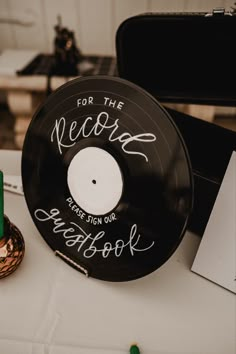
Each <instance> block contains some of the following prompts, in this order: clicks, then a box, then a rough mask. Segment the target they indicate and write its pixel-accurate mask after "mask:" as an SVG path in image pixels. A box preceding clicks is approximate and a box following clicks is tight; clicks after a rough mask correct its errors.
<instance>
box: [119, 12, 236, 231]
mask: <svg viewBox="0 0 236 354" xmlns="http://www.w3.org/2000/svg"><path fill="white" fill-rule="evenodd" d="M235 30H236V15H235V12H231V13H226V12H225V11H224V9H221V10H218V11H215V10H213V11H212V13H195V14H194V13H186V14H185V13H180V14H177V13H176V14H174V13H173V14H171V13H169V14H160V13H157V14H154V13H153V14H144V15H140V16H135V17H132V18H130V19H127V20H126V21H124V22H123V23H122V24H121V25H120V27H119V29H118V31H117V34H116V49H117V66H118V72H119V75H120V76H121V77H122V78H124V79H127V80H130V81H132V82H134V83H136V84H138V85H140V86H141V87H143V88H144V89H145V90H147V91H148V92H150V93H151V94H152V95H153V96H154V97H156V98H157V99H158V100H159V101H160V102H162V103H164V102H175V103H195V104H196V103H197V104H213V105H217V104H218V105H225V106H236V90H235V82H236V74H235V73H236V72H235V71H234V70H233V67H234V64H235V60H236V55H235V49H234V46H233V44H232V43H234V42H235ZM189 36H190V38H191V39H190V40H189ZM140 38H141V40H140ZM223 68H231V71H230V72H229V73H228V74H227V73H226V72H224V70H223ZM168 111H169V113H170V115H171V117H172V118H173V120H174V121H175V123H176V125H177V127H178V128H179V130H180V132H181V134H182V136H183V138H184V141H185V143H186V146H187V148H188V152H189V156H190V160H191V164H192V168H193V174H194V189H195V191H194V206H193V213H192V216H191V218H190V221H189V229H190V230H192V231H194V232H196V233H197V234H199V235H203V233H204V230H205V227H206V225H207V222H208V219H209V216H210V213H211V211H212V207H213V205H214V202H215V199H216V197H217V194H218V191H219V188H220V185H221V182H222V180H223V177H224V174H225V171H226V168H227V165H228V162H229V159H230V156H231V154H232V152H233V150H236V133H235V132H233V131H230V130H228V129H224V128H221V127H219V126H216V125H215V124H211V123H208V122H205V121H202V120H200V119H198V118H194V117H190V116H188V115H186V114H183V113H180V112H176V111H174V110H170V109H168Z"/></svg>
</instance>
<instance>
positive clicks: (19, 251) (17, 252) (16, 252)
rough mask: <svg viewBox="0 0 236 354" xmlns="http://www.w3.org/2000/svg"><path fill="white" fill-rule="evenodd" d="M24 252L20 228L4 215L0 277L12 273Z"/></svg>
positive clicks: (0, 251) (0, 247) (0, 249)
mask: <svg viewBox="0 0 236 354" xmlns="http://www.w3.org/2000/svg"><path fill="white" fill-rule="evenodd" d="M24 253H25V242H24V239H23V236H22V234H21V232H20V230H19V229H18V228H17V227H16V226H15V225H14V224H12V223H11V222H10V220H9V219H8V217H6V216H4V236H3V237H2V238H1V239H0V279H1V278H4V277H6V276H8V275H10V274H12V273H13V272H14V271H15V270H16V269H17V268H18V266H19V265H20V263H21V261H22V259H23V257H24Z"/></svg>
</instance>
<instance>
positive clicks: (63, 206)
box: [22, 76, 193, 281]
mask: <svg viewBox="0 0 236 354" xmlns="http://www.w3.org/2000/svg"><path fill="white" fill-rule="evenodd" d="M22 179H23V188H24V193H25V198H26V202H27V205H28V208H29V211H30V213H31V216H32V218H33V221H34V223H35V225H36V226H37V228H38V230H39V232H40V234H41V235H42V237H43V238H44V239H45V241H46V242H47V243H48V245H49V246H50V247H51V248H52V249H53V251H54V252H55V253H56V254H57V255H58V256H60V257H61V258H62V259H63V260H64V261H66V262H67V263H68V264H70V265H71V266H73V267H75V268H76V269H78V270H79V271H81V272H82V273H84V274H86V275H88V276H91V277H94V278H98V279H102V280H107V281H127V280H132V279H137V278H140V277H143V276H145V275H147V274H149V273H151V272H153V271H154V270H156V269H157V268H159V267H160V266H161V265H162V264H163V263H164V262H166V260H167V259H168V258H169V257H170V256H171V255H172V254H173V252H174V251H175V249H176V248H177V246H178V245H179V243H180V241H181V239H182V237H183V235H184V232H185V230H186V226H187V221H188V218H189V214H190V212H191V208H192V199H193V183H192V172H191V166H190V161H189V157H188V153H187V150H186V147H185V144H184V142H183V139H182V137H181V135H180V133H179V131H178V129H177V128H176V126H175V124H174V123H173V121H172V119H171V117H170V116H169V114H168V113H167V112H166V111H165V109H164V108H163V107H162V106H161V105H160V104H159V103H158V102H157V101H156V100H155V99H154V98H153V97H152V96H150V95H149V94H148V93H147V92H145V91H144V90H143V89H141V88H139V87H138V86H136V85H134V84H132V83H130V82H128V81H126V80H123V79H119V78H112V77H106V76H93V77H86V78H79V79H75V80H73V81H70V82H68V83H67V84H65V85H63V86H61V87H60V88H59V89H58V90H56V91H55V92H54V93H53V94H52V95H50V96H49V98H48V99H47V100H46V102H45V103H44V104H43V105H42V106H41V107H40V108H39V109H38V111H37V112H36V114H35V115H34V117H33V119H32V121H31V124H30V126H29V128H28V131H27V134H26V138H25V142H24V147H23V154H22Z"/></svg>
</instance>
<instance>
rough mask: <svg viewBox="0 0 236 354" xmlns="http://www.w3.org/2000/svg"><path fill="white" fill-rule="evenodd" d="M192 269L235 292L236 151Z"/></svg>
mask: <svg viewBox="0 0 236 354" xmlns="http://www.w3.org/2000/svg"><path fill="white" fill-rule="evenodd" d="M191 270H192V271H193V272H195V273H198V274H200V275H202V276H203V277H205V278H207V279H209V280H211V281H213V282H215V283H217V284H219V285H221V286H222V287H224V288H226V289H228V290H230V291H232V292H234V293H236V281H235V278H236V152H233V153H232V156H231V159H230V161H229V164H228V167H227V170H226V172H225V176H224V178H223V181H222V184H221V187H220V190H219V193H218V196H217V198H216V201H215V204H214V207H213V209H212V212H211V215H210V218H209V221H208V224H207V227H206V230H205V232H204V235H203V238H202V241H201V243H200V246H199V249H198V251H197V255H196V257H195V259H194V262H193V265H192V269H191Z"/></svg>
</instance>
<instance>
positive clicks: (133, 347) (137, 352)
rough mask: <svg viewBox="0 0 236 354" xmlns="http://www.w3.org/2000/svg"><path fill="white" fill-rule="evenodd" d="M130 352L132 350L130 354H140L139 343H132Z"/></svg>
mask: <svg viewBox="0 0 236 354" xmlns="http://www.w3.org/2000/svg"><path fill="white" fill-rule="evenodd" d="M129 352H130V354H140V350H139V348H138V346H137V344H133V345H131V347H130V350H129Z"/></svg>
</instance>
